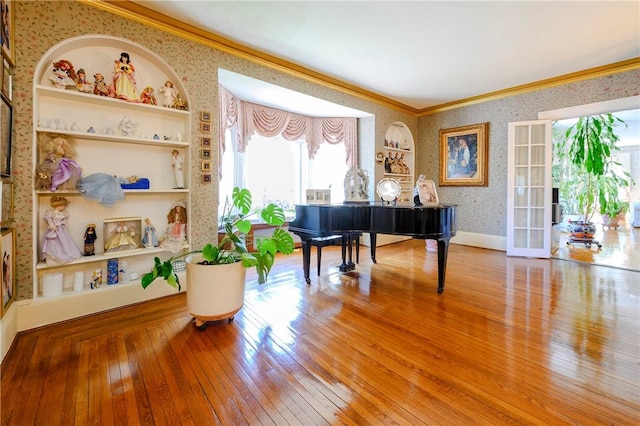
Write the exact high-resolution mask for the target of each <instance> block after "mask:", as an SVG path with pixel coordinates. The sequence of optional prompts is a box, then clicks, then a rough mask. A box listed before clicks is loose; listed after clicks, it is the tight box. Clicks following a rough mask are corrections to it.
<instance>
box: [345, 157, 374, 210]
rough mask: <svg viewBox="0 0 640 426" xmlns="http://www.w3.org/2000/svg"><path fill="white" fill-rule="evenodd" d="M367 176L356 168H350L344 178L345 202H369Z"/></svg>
mask: <svg viewBox="0 0 640 426" xmlns="http://www.w3.org/2000/svg"><path fill="white" fill-rule="evenodd" d="M368 187H369V175H368V174H367V172H366V171H365V170H362V169H360V168H359V167H357V166H353V167H351V168H350V169H349V170H348V171H347V174H346V175H345V177H344V199H345V201H358V202H364V201H369V189H368Z"/></svg>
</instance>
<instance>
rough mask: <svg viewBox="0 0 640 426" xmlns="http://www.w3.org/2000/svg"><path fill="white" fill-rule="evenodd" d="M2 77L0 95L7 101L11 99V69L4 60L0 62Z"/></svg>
mask: <svg viewBox="0 0 640 426" xmlns="http://www.w3.org/2000/svg"><path fill="white" fill-rule="evenodd" d="M2 63H3V67H2V75H0V87H2V94H3V95H4V96H6V97H7V99H9V100H12V99H13V87H12V81H13V75H12V73H13V68H12V67H11V65H10V64H9V62H8V61H7V60H6V59H3V60H2Z"/></svg>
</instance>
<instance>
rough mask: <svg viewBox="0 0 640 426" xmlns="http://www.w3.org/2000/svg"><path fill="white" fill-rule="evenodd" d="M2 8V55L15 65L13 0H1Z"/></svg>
mask: <svg viewBox="0 0 640 426" xmlns="http://www.w3.org/2000/svg"><path fill="white" fill-rule="evenodd" d="M0 7H1V8H2V19H0V37H1V41H2V56H3V57H5V58H6V59H7V61H9V63H10V64H11V65H12V66H13V65H15V58H14V45H15V37H14V31H13V1H10V0H0Z"/></svg>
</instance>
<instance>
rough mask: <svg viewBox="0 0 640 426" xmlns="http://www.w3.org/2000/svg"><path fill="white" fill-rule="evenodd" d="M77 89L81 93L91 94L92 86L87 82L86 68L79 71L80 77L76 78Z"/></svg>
mask: <svg viewBox="0 0 640 426" xmlns="http://www.w3.org/2000/svg"><path fill="white" fill-rule="evenodd" d="M76 87H77V88H78V91H79V92H86V93H90V92H91V84H89V82H88V81H87V74H86V73H85V72H84V68H80V69H79V70H78V75H77V76H76Z"/></svg>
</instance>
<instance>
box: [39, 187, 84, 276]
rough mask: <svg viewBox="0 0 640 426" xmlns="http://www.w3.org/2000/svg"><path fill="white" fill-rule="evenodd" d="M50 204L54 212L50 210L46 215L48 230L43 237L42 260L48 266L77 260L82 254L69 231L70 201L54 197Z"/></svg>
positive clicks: (41, 245) (41, 246)
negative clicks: (68, 206) (68, 207)
mask: <svg viewBox="0 0 640 426" xmlns="http://www.w3.org/2000/svg"><path fill="white" fill-rule="evenodd" d="M50 203H51V207H52V208H53V210H48V211H47V212H45V214H44V221H45V223H46V224H47V230H46V231H45V233H44V235H43V236H42V241H41V244H40V258H41V259H43V260H45V261H46V262H47V265H58V264H61V263H67V262H70V261H72V260H76V259H78V258H79V257H80V256H81V255H82V254H81V253H80V249H79V248H78V247H77V246H76V244H75V242H74V241H73V238H72V237H71V234H70V233H69V230H68V229H67V220H68V218H69V213H68V212H67V211H66V209H67V205H69V200H67V199H66V198H65V197H52V198H51V201H50Z"/></svg>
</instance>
